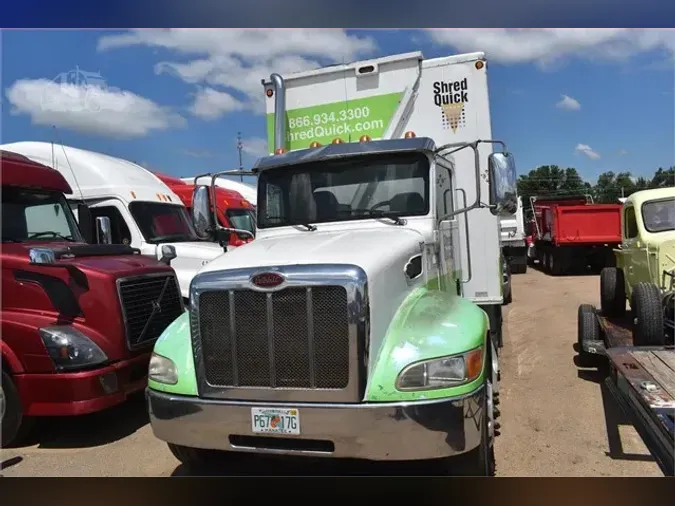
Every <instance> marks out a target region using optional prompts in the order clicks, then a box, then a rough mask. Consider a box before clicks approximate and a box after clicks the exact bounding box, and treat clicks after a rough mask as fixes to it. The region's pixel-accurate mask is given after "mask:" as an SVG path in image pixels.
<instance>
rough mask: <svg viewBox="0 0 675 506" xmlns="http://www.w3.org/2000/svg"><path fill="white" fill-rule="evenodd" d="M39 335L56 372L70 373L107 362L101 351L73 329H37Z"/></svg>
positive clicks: (57, 327) (65, 326) (64, 327)
mask: <svg viewBox="0 0 675 506" xmlns="http://www.w3.org/2000/svg"><path fill="white" fill-rule="evenodd" d="M39 333H40V337H41V338H42V342H43V343H44V345H45V348H47V353H49V357H50V358H51V359H52V362H53V363H54V367H55V368H56V370H57V371H72V370H77V369H82V368H84V367H91V366H94V365H99V364H102V363H104V362H107V361H108V357H107V356H106V354H105V353H103V350H101V348H99V347H98V345H97V344H96V343H95V342H93V341H92V340H91V339H89V338H88V337H87V336H86V335H84V334H83V333H82V332H80V331H79V330H77V329H76V328H75V327H71V326H69V325H53V326H51V327H43V328H41V329H39Z"/></svg>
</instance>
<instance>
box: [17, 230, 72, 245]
mask: <svg viewBox="0 0 675 506" xmlns="http://www.w3.org/2000/svg"><path fill="white" fill-rule="evenodd" d="M47 236H50V237H49V239H63V240H64V241H68V242H77V241H76V240H75V239H73V237H72V236H70V235H61V234H59V233H58V232H54V231H52V230H45V231H43V232H35V233H34V234H30V235H29V236H28V240H29V241H30V240H32V239H39V238H41V237H42V238H46V237H47Z"/></svg>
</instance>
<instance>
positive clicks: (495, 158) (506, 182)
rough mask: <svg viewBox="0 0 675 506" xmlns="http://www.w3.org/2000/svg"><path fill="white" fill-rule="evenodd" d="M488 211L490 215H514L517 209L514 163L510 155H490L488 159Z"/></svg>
mask: <svg viewBox="0 0 675 506" xmlns="http://www.w3.org/2000/svg"><path fill="white" fill-rule="evenodd" d="M488 171H489V178H490V210H491V211H492V214H495V215H498V214H502V215H503V214H515V212H516V210H517V209H518V194H517V185H516V162H515V160H514V159H513V155H512V154H511V153H492V154H491V155H490V156H489V157H488Z"/></svg>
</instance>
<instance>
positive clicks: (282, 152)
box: [274, 148, 286, 155]
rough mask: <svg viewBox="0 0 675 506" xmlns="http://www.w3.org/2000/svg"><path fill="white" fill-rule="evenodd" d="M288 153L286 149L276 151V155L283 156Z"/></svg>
mask: <svg viewBox="0 0 675 506" xmlns="http://www.w3.org/2000/svg"><path fill="white" fill-rule="evenodd" d="M285 152H286V148H279V149H275V150H274V154H275V155H283V154H284V153H285Z"/></svg>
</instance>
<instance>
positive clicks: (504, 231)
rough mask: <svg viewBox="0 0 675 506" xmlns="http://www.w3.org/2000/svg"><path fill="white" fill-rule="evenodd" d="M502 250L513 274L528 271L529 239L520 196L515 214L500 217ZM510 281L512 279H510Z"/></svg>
mask: <svg viewBox="0 0 675 506" xmlns="http://www.w3.org/2000/svg"><path fill="white" fill-rule="evenodd" d="M499 226H500V235H501V242H502V252H503V254H504V258H505V259H506V261H507V262H508V266H509V271H510V272H511V273H513V274H525V273H526V272H527V264H528V262H527V248H528V245H527V241H526V234H525V221H524V219H523V200H522V198H521V197H518V209H517V210H516V214H515V215H514V216H500V217H499ZM509 282H510V281H509Z"/></svg>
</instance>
